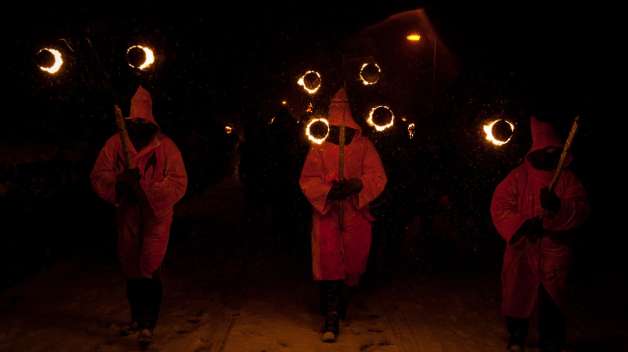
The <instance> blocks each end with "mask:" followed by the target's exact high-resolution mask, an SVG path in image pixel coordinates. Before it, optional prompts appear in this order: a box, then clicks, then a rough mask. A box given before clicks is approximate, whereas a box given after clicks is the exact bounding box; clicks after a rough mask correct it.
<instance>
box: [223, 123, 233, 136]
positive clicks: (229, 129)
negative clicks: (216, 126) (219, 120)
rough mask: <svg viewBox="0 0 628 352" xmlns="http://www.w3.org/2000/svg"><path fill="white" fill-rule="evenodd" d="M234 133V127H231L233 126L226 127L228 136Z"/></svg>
mask: <svg viewBox="0 0 628 352" xmlns="http://www.w3.org/2000/svg"><path fill="white" fill-rule="evenodd" d="M232 131H233V127H231V126H229V125H227V126H225V132H226V133H227V134H229V133H231V132H232Z"/></svg>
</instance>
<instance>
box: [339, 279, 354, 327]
mask: <svg viewBox="0 0 628 352" xmlns="http://www.w3.org/2000/svg"><path fill="white" fill-rule="evenodd" d="M341 287H342V288H341V291H340V293H341V295H340V309H339V311H338V314H339V316H340V320H345V318H346V317H347V307H348V306H349V300H350V299H351V297H353V296H354V295H355V294H356V292H357V291H358V287H357V286H352V287H349V286H347V285H345V284H344V283H343V284H341Z"/></svg>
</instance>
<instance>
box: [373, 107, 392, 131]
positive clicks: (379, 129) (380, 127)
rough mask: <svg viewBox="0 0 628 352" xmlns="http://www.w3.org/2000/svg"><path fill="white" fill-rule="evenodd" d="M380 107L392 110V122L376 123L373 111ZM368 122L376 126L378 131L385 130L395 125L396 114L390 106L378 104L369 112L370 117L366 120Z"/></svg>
mask: <svg viewBox="0 0 628 352" xmlns="http://www.w3.org/2000/svg"><path fill="white" fill-rule="evenodd" d="M379 108H384V109H388V111H390V123H389V124H387V125H384V126H380V125H376V124H375V122H373V113H374V112H375V110H377V109H379ZM366 122H367V123H368V124H369V125H371V126H373V127H375V129H376V130H378V131H380V132H381V131H383V130H385V129H387V128H388V127H391V126H392V125H393V123H394V122H395V115H394V114H393V113H392V110H390V108H389V107H388V106H384V105H380V106H376V107H374V108H372V109H371V112H370V113H369V117H368V119H367V120H366Z"/></svg>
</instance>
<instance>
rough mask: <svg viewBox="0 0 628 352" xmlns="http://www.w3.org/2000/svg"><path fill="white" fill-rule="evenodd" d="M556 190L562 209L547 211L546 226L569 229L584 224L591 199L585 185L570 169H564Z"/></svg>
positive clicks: (560, 229)
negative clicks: (554, 211)
mask: <svg viewBox="0 0 628 352" xmlns="http://www.w3.org/2000/svg"><path fill="white" fill-rule="evenodd" d="M554 191H555V192H556V195H557V196H558V198H560V209H559V210H558V212H557V213H553V212H551V211H548V212H547V214H546V216H545V221H544V222H543V225H544V226H543V227H544V228H546V229H548V230H551V231H567V230H571V229H573V228H574V227H576V226H578V225H580V224H582V223H583V222H584V221H585V220H586V219H587V218H588V217H589V211H590V210H589V200H588V198H587V194H586V191H585V189H584V186H583V185H582V183H581V182H580V180H578V178H577V177H576V176H575V175H574V174H573V173H572V172H571V171H570V170H568V169H564V170H563V171H562V172H561V174H560V177H559V178H558V182H557V183H556V187H555V188H554Z"/></svg>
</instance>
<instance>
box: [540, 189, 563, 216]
mask: <svg viewBox="0 0 628 352" xmlns="http://www.w3.org/2000/svg"><path fill="white" fill-rule="evenodd" d="M539 198H540V200H541V207H542V208H543V209H547V210H549V211H553V212H554V213H557V212H558V210H559V209H560V198H558V196H557V195H556V192H554V191H550V190H549V188H547V187H545V188H543V189H541V195H540V197H539Z"/></svg>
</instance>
